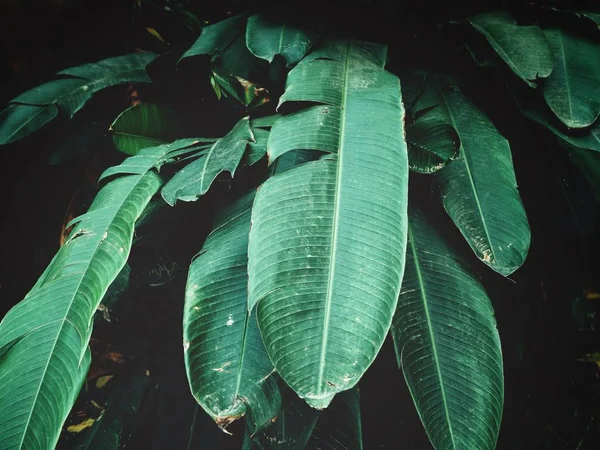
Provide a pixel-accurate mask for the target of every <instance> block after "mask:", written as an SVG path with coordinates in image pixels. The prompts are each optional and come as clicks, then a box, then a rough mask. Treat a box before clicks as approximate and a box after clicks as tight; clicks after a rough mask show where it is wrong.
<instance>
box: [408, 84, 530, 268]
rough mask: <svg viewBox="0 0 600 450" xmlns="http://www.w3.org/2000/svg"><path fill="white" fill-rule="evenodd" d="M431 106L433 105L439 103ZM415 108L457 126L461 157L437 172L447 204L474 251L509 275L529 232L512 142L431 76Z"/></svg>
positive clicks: (519, 261)
mask: <svg viewBox="0 0 600 450" xmlns="http://www.w3.org/2000/svg"><path fill="white" fill-rule="evenodd" d="M436 105H437V107H435V108H432V106H436ZM415 108H416V110H417V111H420V110H425V109H427V108H432V109H431V110H430V111H428V112H426V113H425V115H426V116H427V117H431V118H433V117H435V118H439V119H440V120H444V121H446V122H447V123H449V124H450V125H452V127H453V128H454V129H455V130H456V132H457V133H458V136H459V138H460V142H461V147H460V154H459V157H458V158H457V159H456V160H454V161H452V162H451V163H450V164H448V166H446V167H445V168H444V169H442V170H440V171H439V172H438V173H436V175H435V178H434V181H435V183H436V187H437V190H438V191H439V193H440V195H441V198H442V203H443V205H444V208H445V209H446V211H447V212H448V214H449V215H450V217H451V218H452V220H453V221H454V223H455V224H456V226H457V227H458V228H459V230H460V231H461V233H462V234H463V236H464V237H465V239H466V240H467V242H468V243H469V245H470V246H471V248H472V249H473V251H474V252H475V254H476V255H477V257H478V258H479V259H481V260H482V261H483V262H484V263H486V264H487V265H488V266H490V267H491V268H492V269H494V270H495V271H496V272H498V273H500V274H502V275H504V276H507V275H509V274H511V273H512V272H514V271H515V270H517V269H518V268H519V267H520V266H521V265H522V264H523V262H524V261H525V257H526V256H527V252H528V250H529V244H530V240H531V232H530V231H529V225H528V223H527V216H526V215H525V210H524V208H523V204H522V203H521V198H520V197H519V192H518V191H517V181H516V178H515V173H514V168H513V163H512V157H511V153H510V146H509V144H508V141H507V140H506V139H505V138H504V137H503V136H502V135H501V134H500V133H499V132H498V130H496V128H495V127H494V125H493V124H492V123H491V122H490V120H489V119H488V118H487V116H485V114H483V113H482V112H481V111H480V110H479V109H478V108H477V107H476V106H475V105H473V104H472V103H471V102H470V101H469V100H468V99H467V98H466V97H464V96H463V95H462V94H461V93H460V91H459V90H458V88H456V87H455V86H451V85H448V83H447V82H444V81H443V80H441V79H440V78H438V77H437V76H433V75H432V76H430V77H429V80H428V82H427V87H426V90H425V92H424V93H423V95H422V96H421V98H420V99H419V102H418V104H417V105H416V106H415Z"/></svg>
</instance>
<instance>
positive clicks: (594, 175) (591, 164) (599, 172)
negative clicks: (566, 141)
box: [568, 147, 600, 203]
mask: <svg viewBox="0 0 600 450" xmlns="http://www.w3.org/2000/svg"><path fill="white" fill-rule="evenodd" d="M568 150H569V157H570V158H571V161H573V164H575V166H577V168H578V169H579V170H580V171H581V173H583V175H584V177H585V178H586V180H587V181H588V182H589V183H590V185H591V186H592V188H593V190H594V194H595V195H596V199H597V200H598V202H599V203H600V154H598V153H596V152H590V151H588V150H584V149H579V148H575V147H569V148H568Z"/></svg>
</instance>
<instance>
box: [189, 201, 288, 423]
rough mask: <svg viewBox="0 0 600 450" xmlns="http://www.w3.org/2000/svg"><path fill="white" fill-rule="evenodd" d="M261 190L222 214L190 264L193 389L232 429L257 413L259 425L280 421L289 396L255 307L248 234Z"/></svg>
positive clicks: (255, 418)
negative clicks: (251, 309)
mask: <svg viewBox="0 0 600 450" xmlns="http://www.w3.org/2000/svg"><path fill="white" fill-rule="evenodd" d="M253 200H254V193H251V194H248V195H246V196H245V197H243V198H242V199H240V200H238V201H237V202H236V203H235V204H234V205H232V206H231V207H229V209H227V210H226V211H224V212H223V213H222V217H221V218H220V219H219V220H217V223H216V224H215V230H214V231H213V232H212V233H211V235H210V236H209V237H208V238H207V240H206V242H205V244H204V247H203V248H202V251H201V252H200V254H199V255H198V256H197V257H196V258H195V259H194V261H193V262H192V264H191V266H190V271H189V275H188V282H187V288H186V296H185V307H184V318H183V339H184V351H185V362H186V368H187V374H188V380H189V383H190V388H191V390H192V394H193V395H194V397H195V398H196V400H197V401H198V403H199V404H200V405H201V406H202V407H203V408H204V410H205V411H206V412H207V413H208V414H210V416H211V417H213V418H214V419H215V421H216V422H217V424H218V425H219V426H220V427H222V428H225V427H226V426H227V425H229V424H230V423H231V422H233V421H234V420H236V419H239V418H240V417H242V416H244V415H246V414H247V413H249V415H250V422H251V423H252V426H253V428H254V429H256V428H262V427H264V426H266V425H267V424H268V423H270V421H271V420H273V419H274V418H275V417H276V416H277V414H278V412H279V408H280V406H281V398H280V395H279V388H278V386H277V379H276V376H275V374H274V372H275V370H274V368H273V364H272V363H271V361H270V360H269V357H268V356H267V353H266V352H265V348H264V345H263V343H262V339H261V336H260V333H259V331H258V325H257V323H256V315H250V312H249V311H248V308H247V304H248V272H247V261H248V233H249V232H250V213H251V208H252V202H253Z"/></svg>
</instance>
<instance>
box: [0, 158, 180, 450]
mask: <svg viewBox="0 0 600 450" xmlns="http://www.w3.org/2000/svg"><path fill="white" fill-rule="evenodd" d="M168 150H169V147H168V146H165V147H159V148H154V149H146V151H145V153H144V152H140V155H141V156H136V157H133V158H130V159H129V160H127V161H125V162H124V163H123V164H122V165H121V166H118V167H117V168H113V169H111V170H109V171H107V172H105V177H106V176H109V175H117V174H118V175H125V176H121V177H119V178H117V179H115V180H113V181H111V182H109V183H108V184H107V185H106V186H105V187H104V188H102V190H101V191H100V192H99V193H98V195H97V196H96V199H95V200H94V202H93V203H92V205H91V207H90V209H89V210H88V212H87V213H86V214H84V215H83V216H80V217H78V218H77V219H75V220H73V221H72V223H73V224H74V225H75V226H74V229H73V231H72V232H71V234H70V235H69V238H68V239H67V241H66V242H65V244H64V245H63V246H62V247H61V249H60V250H59V252H58V253H57V254H56V256H55V257H54V259H53V260H52V262H51V263H50V265H49V266H48V268H47V269H46V271H45V272H44V273H43V274H42V276H41V277H40V278H39V280H38V281H37V283H36V284H35V286H34V287H33V288H32V290H31V291H30V292H29V293H28V294H27V296H26V297H25V299H24V300H23V301H22V302H20V303H19V304H17V305H16V306H15V307H14V308H13V309H12V310H11V311H10V312H9V313H8V314H7V315H6V317H5V318H4V319H3V321H2V323H1V324H0V354H2V358H1V360H0V378H1V379H2V380H4V381H3V382H2V383H1V384H0V416H1V417H2V421H0V448H3V449H7V450H8V449H10V450H13V449H27V450H37V449H40V450H41V449H47V448H53V447H54V445H55V444H56V441H57V440H58V436H59V434H60V429H61V426H62V423H63V422H64V420H65V418H66V416H67V414H68V412H69V410H70V408H71V406H72V404H73V402H74V400H75V397H76V396H77V393H78V391H79V388H80V386H81V383H82V382H83V380H84V378H85V375H86V373H87V369H88V366H89V362H90V353H89V349H88V346H87V344H88V341H89V338H90V334H91V331H92V322H93V317H94V313H95V312H96V309H97V308H98V305H99V303H100V300H101V299H102V297H103V296H104V294H105V292H106V291H107V289H108V287H109V285H110V284H111V282H112V281H113V280H114V279H115V277H116V276H117V275H118V273H119V271H120V270H121V269H122V267H123V266H124V265H125V262H126V260H127V256H128V254H129V250H130V247H131V242H132V239H133V230H134V224H135V221H136V219H137V218H138V217H139V216H140V214H141V213H142V211H143V209H144V207H145V206H146V204H147V203H148V202H149V201H150V199H151V197H152V196H153V195H154V194H155V193H156V192H157V191H158V189H159V187H160V185H161V180H160V177H159V176H158V175H157V174H156V173H155V172H154V171H153V170H152V169H153V168H155V167H157V166H159V165H160V164H161V161H163V160H164V159H165V157H166V155H167V153H168ZM142 153H143V154H142ZM134 158H136V160H135V161H131V160H132V159H134Z"/></svg>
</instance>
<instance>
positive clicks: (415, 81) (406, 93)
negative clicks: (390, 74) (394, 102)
mask: <svg viewBox="0 0 600 450" xmlns="http://www.w3.org/2000/svg"><path fill="white" fill-rule="evenodd" d="M396 74H397V75H398V77H399V78H400V84H401V85H402V103H404V106H405V107H406V110H407V111H410V110H411V109H412V107H413V105H414V104H415V102H416V101H417V99H418V98H419V95H421V92H423V87H424V86H425V78H426V73H424V72H422V71H419V70H406V69H401V70H400V71H398V72H397V73H396Z"/></svg>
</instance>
